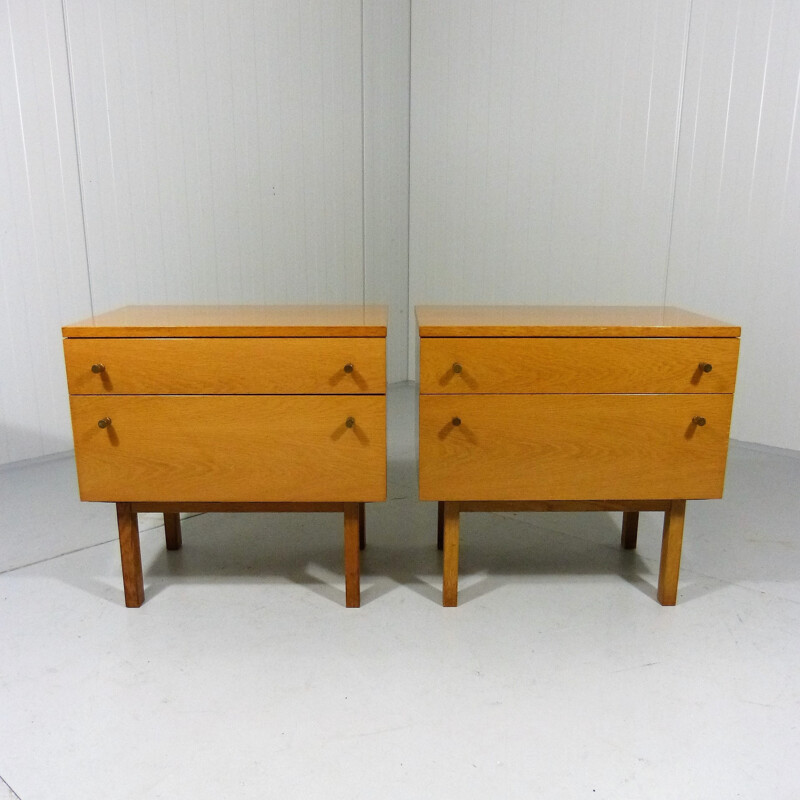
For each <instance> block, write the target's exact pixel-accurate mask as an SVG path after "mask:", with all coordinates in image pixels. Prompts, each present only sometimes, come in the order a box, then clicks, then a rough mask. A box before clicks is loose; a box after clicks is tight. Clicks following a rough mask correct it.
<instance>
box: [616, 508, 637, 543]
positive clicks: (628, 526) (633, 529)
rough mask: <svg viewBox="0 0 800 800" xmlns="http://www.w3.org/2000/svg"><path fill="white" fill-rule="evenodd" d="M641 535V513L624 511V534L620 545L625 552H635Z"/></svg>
mask: <svg viewBox="0 0 800 800" xmlns="http://www.w3.org/2000/svg"><path fill="white" fill-rule="evenodd" d="M638 533H639V512H638V511H624V512H623V514H622V534H621V536H620V543H621V545H622V548H623V549H624V550H635V549H636V539H637V536H638Z"/></svg>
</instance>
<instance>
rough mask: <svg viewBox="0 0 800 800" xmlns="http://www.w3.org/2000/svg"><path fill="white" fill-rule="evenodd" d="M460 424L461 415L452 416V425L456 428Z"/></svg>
mask: <svg viewBox="0 0 800 800" xmlns="http://www.w3.org/2000/svg"><path fill="white" fill-rule="evenodd" d="M460 424H461V417H453V425H455V427H456V428H457V427H458V426H459V425H460Z"/></svg>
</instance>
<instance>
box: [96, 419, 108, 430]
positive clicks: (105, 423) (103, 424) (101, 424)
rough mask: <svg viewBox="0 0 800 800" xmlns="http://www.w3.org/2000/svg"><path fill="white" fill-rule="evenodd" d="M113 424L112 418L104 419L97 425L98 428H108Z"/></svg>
mask: <svg viewBox="0 0 800 800" xmlns="http://www.w3.org/2000/svg"><path fill="white" fill-rule="evenodd" d="M110 424H111V417H103V419H101V420H99V421H98V423H97V427H98V428H107V427H108V426H109V425H110Z"/></svg>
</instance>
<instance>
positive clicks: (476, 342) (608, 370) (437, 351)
mask: <svg viewBox="0 0 800 800" xmlns="http://www.w3.org/2000/svg"><path fill="white" fill-rule="evenodd" d="M738 355H739V340H738V339H700V338H696V339H695V338H688V339H666V338H665V339H637V338H609V339H591V338H529V339H526V338H518V339H514V338H500V339H492V338H476V339H467V338H455V339H449V338H442V339H437V338H424V339H422V340H421V341H420V392H422V393H423V394H448V393H453V392H455V393H493V392H498V393H499V392H511V393H517V392H519V393H525V392H547V393H550V392H552V393H570V392H577V393H581V392H586V393H592V392H609V393H610V392H622V393H625V392H644V393H648V392H653V393H683V392H687V393H688V392H692V393H694V392H725V393H731V392H733V389H734V385H735V383H736V365H737V361H738ZM701 363H703V364H711V367H712V368H711V371H710V372H704V371H703V369H702V368H701V367H700V364H701ZM454 364H458V365H460V367H461V371H460V372H458V371H456V370H454V368H453V365H454Z"/></svg>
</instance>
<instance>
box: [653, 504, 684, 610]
mask: <svg viewBox="0 0 800 800" xmlns="http://www.w3.org/2000/svg"><path fill="white" fill-rule="evenodd" d="M685 517H686V501H685V500H673V501H672V504H671V506H670V509H669V511H667V512H666V513H665V514H664V534H663V537H662V539H661V563H660V565H659V570H658V602H659V603H661V605H662V606H674V605H675V603H676V602H677V600H678V575H679V573H680V570H681V549H682V547H683V523H684V519H685Z"/></svg>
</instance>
